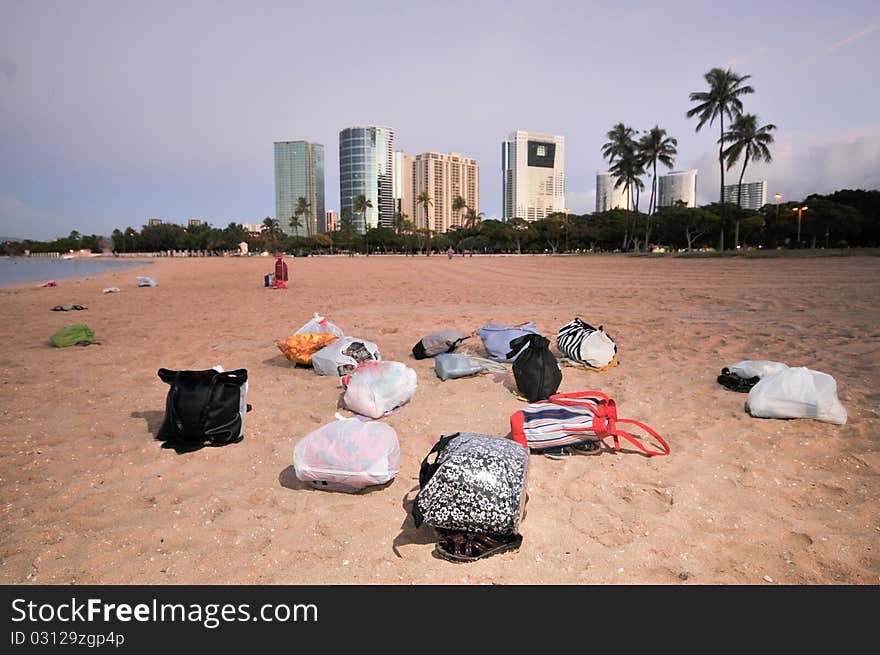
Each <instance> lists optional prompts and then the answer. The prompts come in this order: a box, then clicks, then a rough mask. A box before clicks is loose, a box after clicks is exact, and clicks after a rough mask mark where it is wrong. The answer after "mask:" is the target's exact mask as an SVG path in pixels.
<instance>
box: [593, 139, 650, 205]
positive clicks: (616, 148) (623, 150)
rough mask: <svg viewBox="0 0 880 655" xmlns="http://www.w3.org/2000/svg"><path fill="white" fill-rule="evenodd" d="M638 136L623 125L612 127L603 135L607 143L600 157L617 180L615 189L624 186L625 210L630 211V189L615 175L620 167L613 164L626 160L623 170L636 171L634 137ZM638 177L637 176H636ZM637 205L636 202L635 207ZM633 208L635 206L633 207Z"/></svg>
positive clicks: (627, 184)
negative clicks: (625, 196) (631, 169)
mask: <svg viewBox="0 0 880 655" xmlns="http://www.w3.org/2000/svg"><path fill="white" fill-rule="evenodd" d="M637 134H638V131H637V130H634V129H633V128H631V127H628V126H626V125H624V124H623V123H618V124H617V125H615V126H614V127H612V128H611V130H610V131H609V132H607V133H606V134H605V136H606V137H607V138H608V142H607V143H605V144H604V145H603V146H602V156H603V157H604V158H605V159H607V160H608V163H609V164H611V167H610V168H609V171H610V172H611V174H612V177H614V178H615V179H616V180H617V183H615V185H614V187H615V188H617V187H619V186H624V187H625V190H626V195H627V207H626V208H627V209H630V203H631V201H632V197H633V196H632V188H631V187H630V184H629V183H628V182H625V183H621V182H620V180H621V178H620V177H619V176H618V175H616V174H615V171H617V172H620V171H621V167H620V166H615V165H614V164H615V162H617V163H618V164H619V163H620V162H621V160H623V159H626V160H627V162H626V163H625V164H624V165H623V168H625V169H629V168H633V172H635V169H636V160H635V154H636V145H637V144H636V141H635V137H636V135H637ZM636 177H638V176H636ZM642 186H644V185H642ZM637 204H638V203H637V202H636V205H637ZM634 206H635V205H634Z"/></svg>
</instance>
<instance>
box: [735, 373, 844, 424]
mask: <svg viewBox="0 0 880 655" xmlns="http://www.w3.org/2000/svg"><path fill="white" fill-rule="evenodd" d="M718 383H719V384H721V385H723V386H725V387H727V388H728V389H730V390H732V391H738V392H742V393H748V394H749V396H748V399H747V400H746V410H747V411H748V412H749V414H751V415H752V416H755V417H759V418H812V419H816V420H817V421H826V422H828V423H836V424H837V425H844V424H845V423H846V418H847V416H846V408H845V407H844V406H843V405H842V404H841V402H840V400H839V398H838V397H837V381H836V380H835V379H834V378H833V377H831V376H830V375H828V374H827V373H822V372H820V371H814V370H812V369H809V368H806V367H805V366H797V367H793V368H790V367H789V366H788V365H787V364H783V363H782V362H773V361H768V360H753V359H747V360H744V361H741V362H736V363H735V364H731V365H730V366H725V367H724V368H723V369H721V374H720V375H719V376H718Z"/></svg>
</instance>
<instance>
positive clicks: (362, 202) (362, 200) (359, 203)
mask: <svg viewBox="0 0 880 655" xmlns="http://www.w3.org/2000/svg"><path fill="white" fill-rule="evenodd" d="M372 207H373V202H372V201H371V200H367V196H365V195H364V194H361V195H359V196H358V197H357V198H355V199H354V206H353V207H352V211H353V212H354V213H355V214H360V215H361V223H363V226H364V234H366V233H367V210H368V209H371V208H372Z"/></svg>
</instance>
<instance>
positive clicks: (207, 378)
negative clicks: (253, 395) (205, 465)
mask: <svg viewBox="0 0 880 655" xmlns="http://www.w3.org/2000/svg"><path fill="white" fill-rule="evenodd" d="M158 375H159V378H160V379H161V380H162V381H163V382H165V383H167V384H168V385H169V386H170V389H168V395H167V396H166V397H165V420H164V422H163V424H162V428H161V429H160V430H159V435H158V438H159V439H162V440H163V441H170V442H179V443H186V444H192V445H196V444H204V443H205V442H208V443H210V444H211V445H223V444H227V443H236V442H238V441H241V440H242V439H243V438H244V415H245V413H246V412H247V411H249V410H250V406H249V405H246V403H245V395H246V394H247V369H243V368H242V369H238V370H235V371H218V370H216V369H208V370H206V371H172V370H170V369H167V368H160V369H159V371H158Z"/></svg>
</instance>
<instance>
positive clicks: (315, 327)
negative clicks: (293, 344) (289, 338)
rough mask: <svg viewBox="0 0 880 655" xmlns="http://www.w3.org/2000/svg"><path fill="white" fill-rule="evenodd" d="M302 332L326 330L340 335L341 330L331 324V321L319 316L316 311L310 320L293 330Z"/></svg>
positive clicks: (298, 332) (321, 331) (297, 332)
mask: <svg viewBox="0 0 880 655" xmlns="http://www.w3.org/2000/svg"><path fill="white" fill-rule="evenodd" d="M303 332H315V333H318V334H320V333H323V332H327V333H329V334H335V335H336V336H337V337H341V336H342V330H340V329H339V328H338V327H336V326H335V325H333V323H331V322H330V321H328V320H327V319H326V318H324V317H323V316H321V315H320V314H319V313H318V312H315V315H314V316H312V320H310V321H309V322H307V323H306V324H305V325H303V326H302V327H301V328H300V329H299V330H297V331H296V332H294V334H302V333H303Z"/></svg>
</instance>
